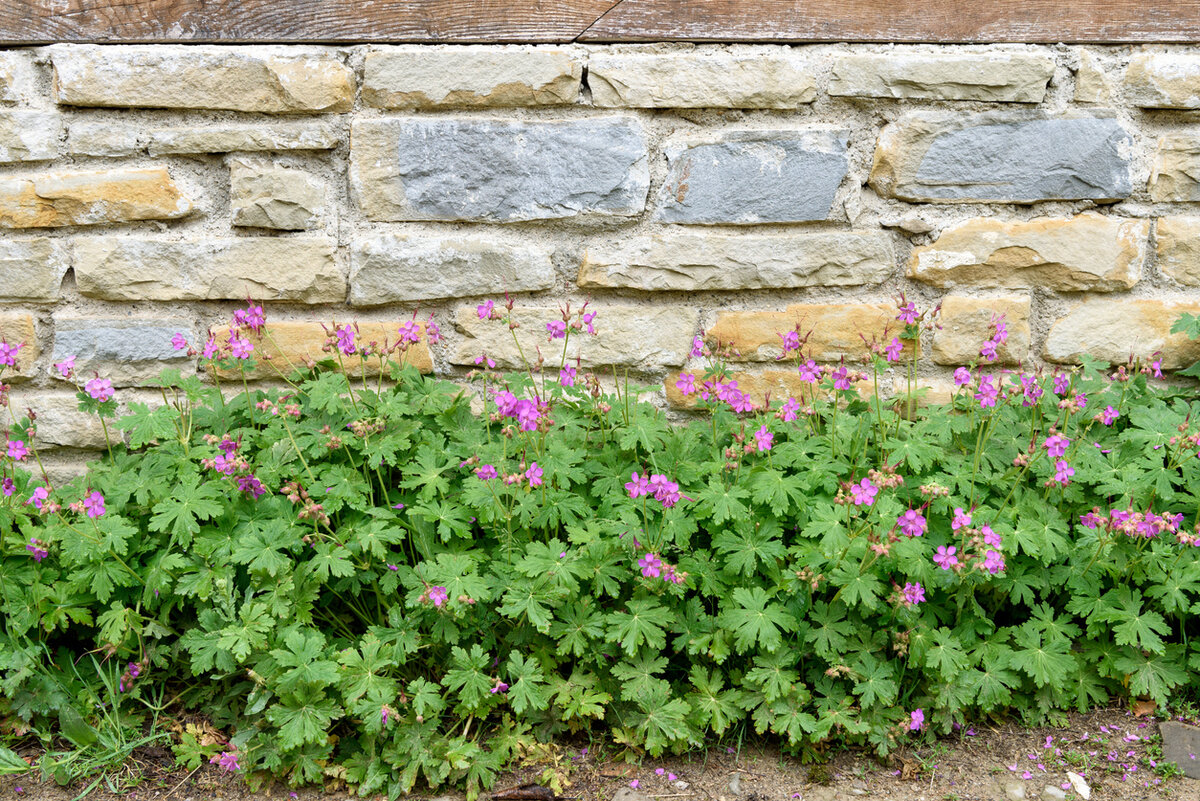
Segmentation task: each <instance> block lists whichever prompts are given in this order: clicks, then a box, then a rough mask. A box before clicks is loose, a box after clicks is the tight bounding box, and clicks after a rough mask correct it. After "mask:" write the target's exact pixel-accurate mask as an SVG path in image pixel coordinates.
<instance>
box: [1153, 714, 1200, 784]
mask: <svg viewBox="0 0 1200 801" xmlns="http://www.w3.org/2000/svg"><path fill="white" fill-rule="evenodd" d="M1158 731H1159V733H1160V734H1161V735H1162V740H1163V746H1162V747H1163V755H1162V758H1163V761H1164V762H1174V763H1175V764H1176V765H1178V766H1179V769H1180V770H1181V771H1183V775H1184V776H1187V777H1188V778H1189V779H1200V727H1197V726H1189V725H1187V724H1186V723H1180V722H1178V721H1174V720H1167V721H1163V722H1162V723H1160V724H1158Z"/></svg>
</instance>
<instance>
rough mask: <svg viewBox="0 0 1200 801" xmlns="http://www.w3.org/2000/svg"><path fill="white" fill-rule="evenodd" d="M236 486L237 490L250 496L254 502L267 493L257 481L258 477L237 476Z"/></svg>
mask: <svg viewBox="0 0 1200 801" xmlns="http://www.w3.org/2000/svg"><path fill="white" fill-rule="evenodd" d="M237 486H238V489H239V490H241V491H242V492H244V493H246V494H247V495H249V496H251V497H252V498H254V499H255V500H258V499H259V498H261V497H262V496H263V495H265V494H266V492H267V488H266V487H264V486H263V484H262V482H261V481H259V480H258V477H257V476H254V475H246V476H238V480H237Z"/></svg>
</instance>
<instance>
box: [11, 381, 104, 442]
mask: <svg viewBox="0 0 1200 801" xmlns="http://www.w3.org/2000/svg"><path fill="white" fill-rule="evenodd" d="M12 403H13V407H14V408H16V409H21V410H22V411H24V410H25V409H33V411H34V413H35V414H37V420H35V421H34V422H35V424H36V425H37V436H36V439H35V442H36V443H37V446H38V449H39V450H42V449H47V448H49V449H53V448H78V449H80V450H93V451H98V450H104V449H105V448H106V447H107V445H106V443H105V439H104V427H103V426H102V425H101V424H100V418H98V417H96V415H94V414H91V413H88V412H81V411H79V409H78V405H79V400H78V399H77V398H76V397H75V395H74V394H67V393H62V392H56V393H50V394H44V393H38V394H36V395H31V396H28V397H26V396H25V395H24V394H22V395H20V396H14V397H13V398H12ZM109 436H110V437H112V439H113V441H114V442H118V441H120V437H121V432H120V431H119V430H117V428H116V427H115V426H111V425H110V429H109Z"/></svg>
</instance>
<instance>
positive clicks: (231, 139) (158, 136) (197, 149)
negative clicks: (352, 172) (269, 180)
mask: <svg viewBox="0 0 1200 801" xmlns="http://www.w3.org/2000/svg"><path fill="white" fill-rule="evenodd" d="M342 139H343V137H342V135H341V134H340V133H338V130H337V128H336V127H335V126H334V124H333V123H330V122H326V121H323V120H316V121H305V122H291V121H288V122H271V123H264V124H261V125H254V124H249V123H224V124H218V125H206V126H177V127H170V128H160V129H157V130H153V131H151V132H150V133H149V134H148V135H147V141H148V144H147V149H148V150H149V152H150V155H152V156H168V155H179V154H192V153H233V152H235V151H237V152H257V151H279V150H332V149H333V148H335V147H337V146H338V144H339V143H340V142H341V141H342Z"/></svg>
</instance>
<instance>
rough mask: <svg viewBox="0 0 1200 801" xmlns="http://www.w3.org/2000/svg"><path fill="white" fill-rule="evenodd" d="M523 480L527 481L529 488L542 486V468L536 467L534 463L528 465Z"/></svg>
mask: <svg viewBox="0 0 1200 801" xmlns="http://www.w3.org/2000/svg"><path fill="white" fill-rule="evenodd" d="M525 478H527V479H529V486H531V487H540V486H542V468H540V467H538V463H537V462H534V463H533V464H531V465H529V469H528V470H526V471H525Z"/></svg>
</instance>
